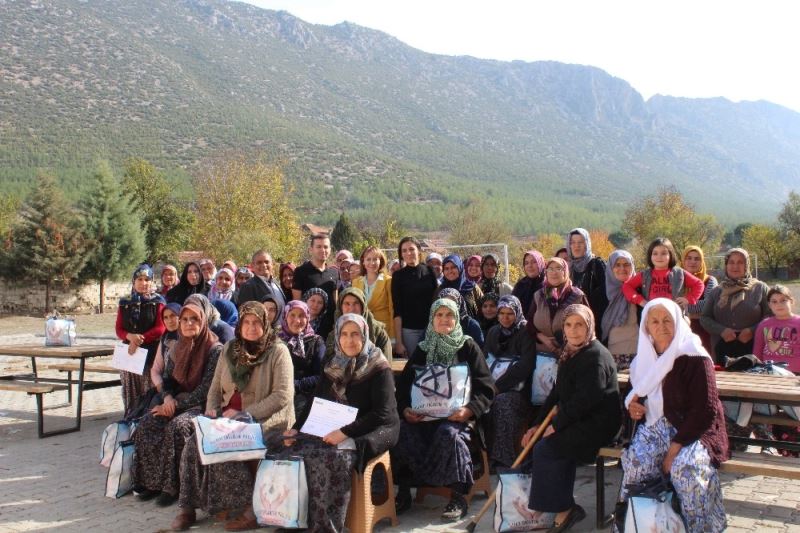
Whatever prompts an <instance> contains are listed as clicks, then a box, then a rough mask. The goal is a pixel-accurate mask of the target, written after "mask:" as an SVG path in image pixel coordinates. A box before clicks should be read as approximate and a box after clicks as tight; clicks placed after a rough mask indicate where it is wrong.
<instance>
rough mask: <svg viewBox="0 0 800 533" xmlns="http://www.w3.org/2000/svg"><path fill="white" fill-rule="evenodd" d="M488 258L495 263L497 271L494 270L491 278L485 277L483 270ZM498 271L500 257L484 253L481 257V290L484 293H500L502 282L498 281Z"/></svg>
mask: <svg viewBox="0 0 800 533" xmlns="http://www.w3.org/2000/svg"><path fill="white" fill-rule="evenodd" d="M489 259H491V260H493V261H494V264H495V265H497V272H495V275H494V277H493V278H487V277H486V273H485V271H484V267H486V263H487V261H488V260H489ZM499 273H500V258H499V257H498V256H497V254H486V255H484V256H483V259H481V290H482V291H483V293H484V294H486V293H489V292H494V293H496V294H500V284H501V283H502V282H501V281H500V276H499V275H498V274H499Z"/></svg>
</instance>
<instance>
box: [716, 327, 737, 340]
mask: <svg viewBox="0 0 800 533" xmlns="http://www.w3.org/2000/svg"><path fill="white" fill-rule="evenodd" d="M719 336H720V337H722V340H724V341H725V342H733V341H735V340H736V331H735V330H732V329H731V328H725V329H723V330H722V333H720V334H719Z"/></svg>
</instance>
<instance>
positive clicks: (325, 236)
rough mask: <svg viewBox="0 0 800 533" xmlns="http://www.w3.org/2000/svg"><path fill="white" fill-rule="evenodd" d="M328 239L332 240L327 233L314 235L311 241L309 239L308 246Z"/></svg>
mask: <svg viewBox="0 0 800 533" xmlns="http://www.w3.org/2000/svg"><path fill="white" fill-rule="evenodd" d="M326 239H327V240H328V241H330V240H331V237H330V235H328V234H326V233H312V234H311V237H309V239H308V245H309V246H314V241H323V240H326Z"/></svg>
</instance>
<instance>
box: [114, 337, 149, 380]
mask: <svg viewBox="0 0 800 533" xmlns="http://www.w3.org/2000/svg"><path fill="white" fill-rule="evenodd" d="M146 362H147V350H145V349H144V348H136V351H135V352H134V353H133V355H130V354H128V345H127V344H123V343H121V342H120V343H117V344H116V345H115V346H114V356H113V357H112V358H111V366H112V367H114V368H118V369H120V370H127V371H128V372H133V373H134V374H139V375H140V376H141V375H142V373H143V372H144V364H145V363H146Z"/></svg>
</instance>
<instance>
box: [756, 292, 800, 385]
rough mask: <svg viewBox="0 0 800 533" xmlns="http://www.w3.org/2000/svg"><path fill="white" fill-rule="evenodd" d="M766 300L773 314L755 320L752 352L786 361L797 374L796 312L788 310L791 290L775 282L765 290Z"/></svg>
mask: <svg viewBox="0 0 800 533" xmlns="http://www.w3.org/2000/svg"><path fill="white" fill-rule="evenodd" d="M767 301H768V302H769V310H770V311H772V314H773V315H774V316H771V317H768V318H765V319H764V320H762V321H761V322H760V323H759V324H758V327H757V328H756V334H755V340H754V341H753V353H754V354H755V356H756V357H758V358H759V359H761V360H762V361H766V360H772V361H775V362H776V363H786V365H787V368H788V369H789V370H791V371H792V372H794V373H795V374H800V316H798V315H796V314H794V313H793V312H792V306H793V305H794V296H792V291H790V290H789V289H788V288H786V287H784V286H783V285H775V286H774V287H772V288H771V289H770V290H769V292H767Z"/></svg>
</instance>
